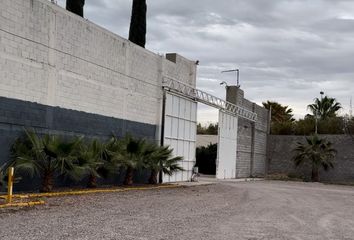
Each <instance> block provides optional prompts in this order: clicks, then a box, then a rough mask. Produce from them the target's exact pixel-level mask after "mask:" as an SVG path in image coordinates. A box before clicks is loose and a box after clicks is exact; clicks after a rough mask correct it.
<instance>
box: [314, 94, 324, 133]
mask: <svg viewBox="0 0 354 240" xmlns="http://www.w3.org/2000/svg"><path fill="white" fill-rule="evenodd" d="M320 94H321V102H320V105H318V108H320V107H321V104H322V100H323V95H324V92H323V91H321V92H320ZM320 113H321V112H320V109H317V110H316V116H315V121H316V126H315V133H316V135H317V133H318V117H319V115H320Z"/></svg>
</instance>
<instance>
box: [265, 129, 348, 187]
mask: <svg viewBox="0 0 354 240" xmlns="http://www.w3.org/2000/svg"><path fill="white" fill-rule="evenodd" d="M320 137H323V138H326V139H327V140H329V141H330V142H332V143H333V147H334V148H335V149H336V150H337V156H336V158H335V161H334V163H335V166H334V169H331V170H330V171H328V172H325V171H321V173H320V179H321V180H322V181H327V182H351V183H352V182H354V148H353V146H354V139H353V138H352V137H350V136H348V135H320ZM297 142H305V137H304V136H277V135H270V136H269V145H268V146H269V147H268V154H269V163H268V164H269V166H268V173H269V174H279V173H280V174H291V175H293V176H298V177H304V178H306V179H310V178H311V166H310V165H309V164H305V165H304V166H301V167H298V168H295V165H294V162H293V160H292V158H293V156H294V152H293V149H294V148H295V147H296V145H297Z"/></svg>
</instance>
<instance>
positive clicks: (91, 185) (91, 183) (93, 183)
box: [87, 174, 97, 188]
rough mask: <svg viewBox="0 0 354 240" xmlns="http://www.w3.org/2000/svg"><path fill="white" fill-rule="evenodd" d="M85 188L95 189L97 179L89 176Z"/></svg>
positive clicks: (91, 175)
mask: <svg viewBox="0 0 354 240" xmlns="http://www.w3.org/2000/svg"><path fill="white" fill-rule="evenodd" d="M87 187H88V188H96V187H97V177H96V176H95V175H93V174H90V176H89V179H88V182H87Z"/></svg>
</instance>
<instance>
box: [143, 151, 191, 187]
mask: <svg viewBox="0 0 354 240" xmlns="http://www.w3.org/2000/svg"><path fill="white" fill-rule="evenodd" d="M151 149H152V150H151V152H150V153H148V155H147V158H146V163H145V166H146V168H148V169H150V170H151V174H150V178H149V183H150V184H157V174H158V173H159V172H163V173H164V174H167V175H169V176H171V175H172V174H173V173H175V172H178V171H184V169H183V168H182V167H181V166H180V163H179V162H180V161H182V160H183V158H182V157H173V156H172V151H173V149H169V147H165V146H157V145H155V147H152V148H151Z"/></svg>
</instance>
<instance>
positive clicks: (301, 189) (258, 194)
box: [0, 181, 354, 240]
mask: <svg viewBox="0 0 354 240" xmlns="http://www.w3.org/2000/svg"><path fill="white" fill-rule="evenodd" d="M47 202H48V203H47V204H46V205H45V206H37V207H34V208H29V209H28V208H27V209H23V210H15V211H14V210H5V211H0V239H1V240H14V239H25V240H30V239H36V240H41V239H43V240H48V239H75V240H76V239H90V240H91V239H94V240H96V239H97V240H99V239H112V240H113V239H119V240H126V239H134V240H137V239H138V240H143V239H144V240H145V239H149V240H150V239H154V240H155V239H157V240H158V239H161V240H162V239H181V240H182V239H183V240H186V239H200V240H202V239H203V240H208V239H218V240H221V239H230V240H236V239H248V240H258V239H272V240H276V239H294V240H295V239H296V240H300V239H301V240H307V239H316V240H317V239H318V240H325V239H331V240H336V239H354V188H353V187H344V186H334V185H322V184H311V183H295V182H275V181H259V182H219V183H216V184H213V185H208V186H197V187H185V188H177V189H161V190H152V191H135V192H125V193H112V194H97V195H86V196H75V197H62V198H51V199H47Z"/></svg>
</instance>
